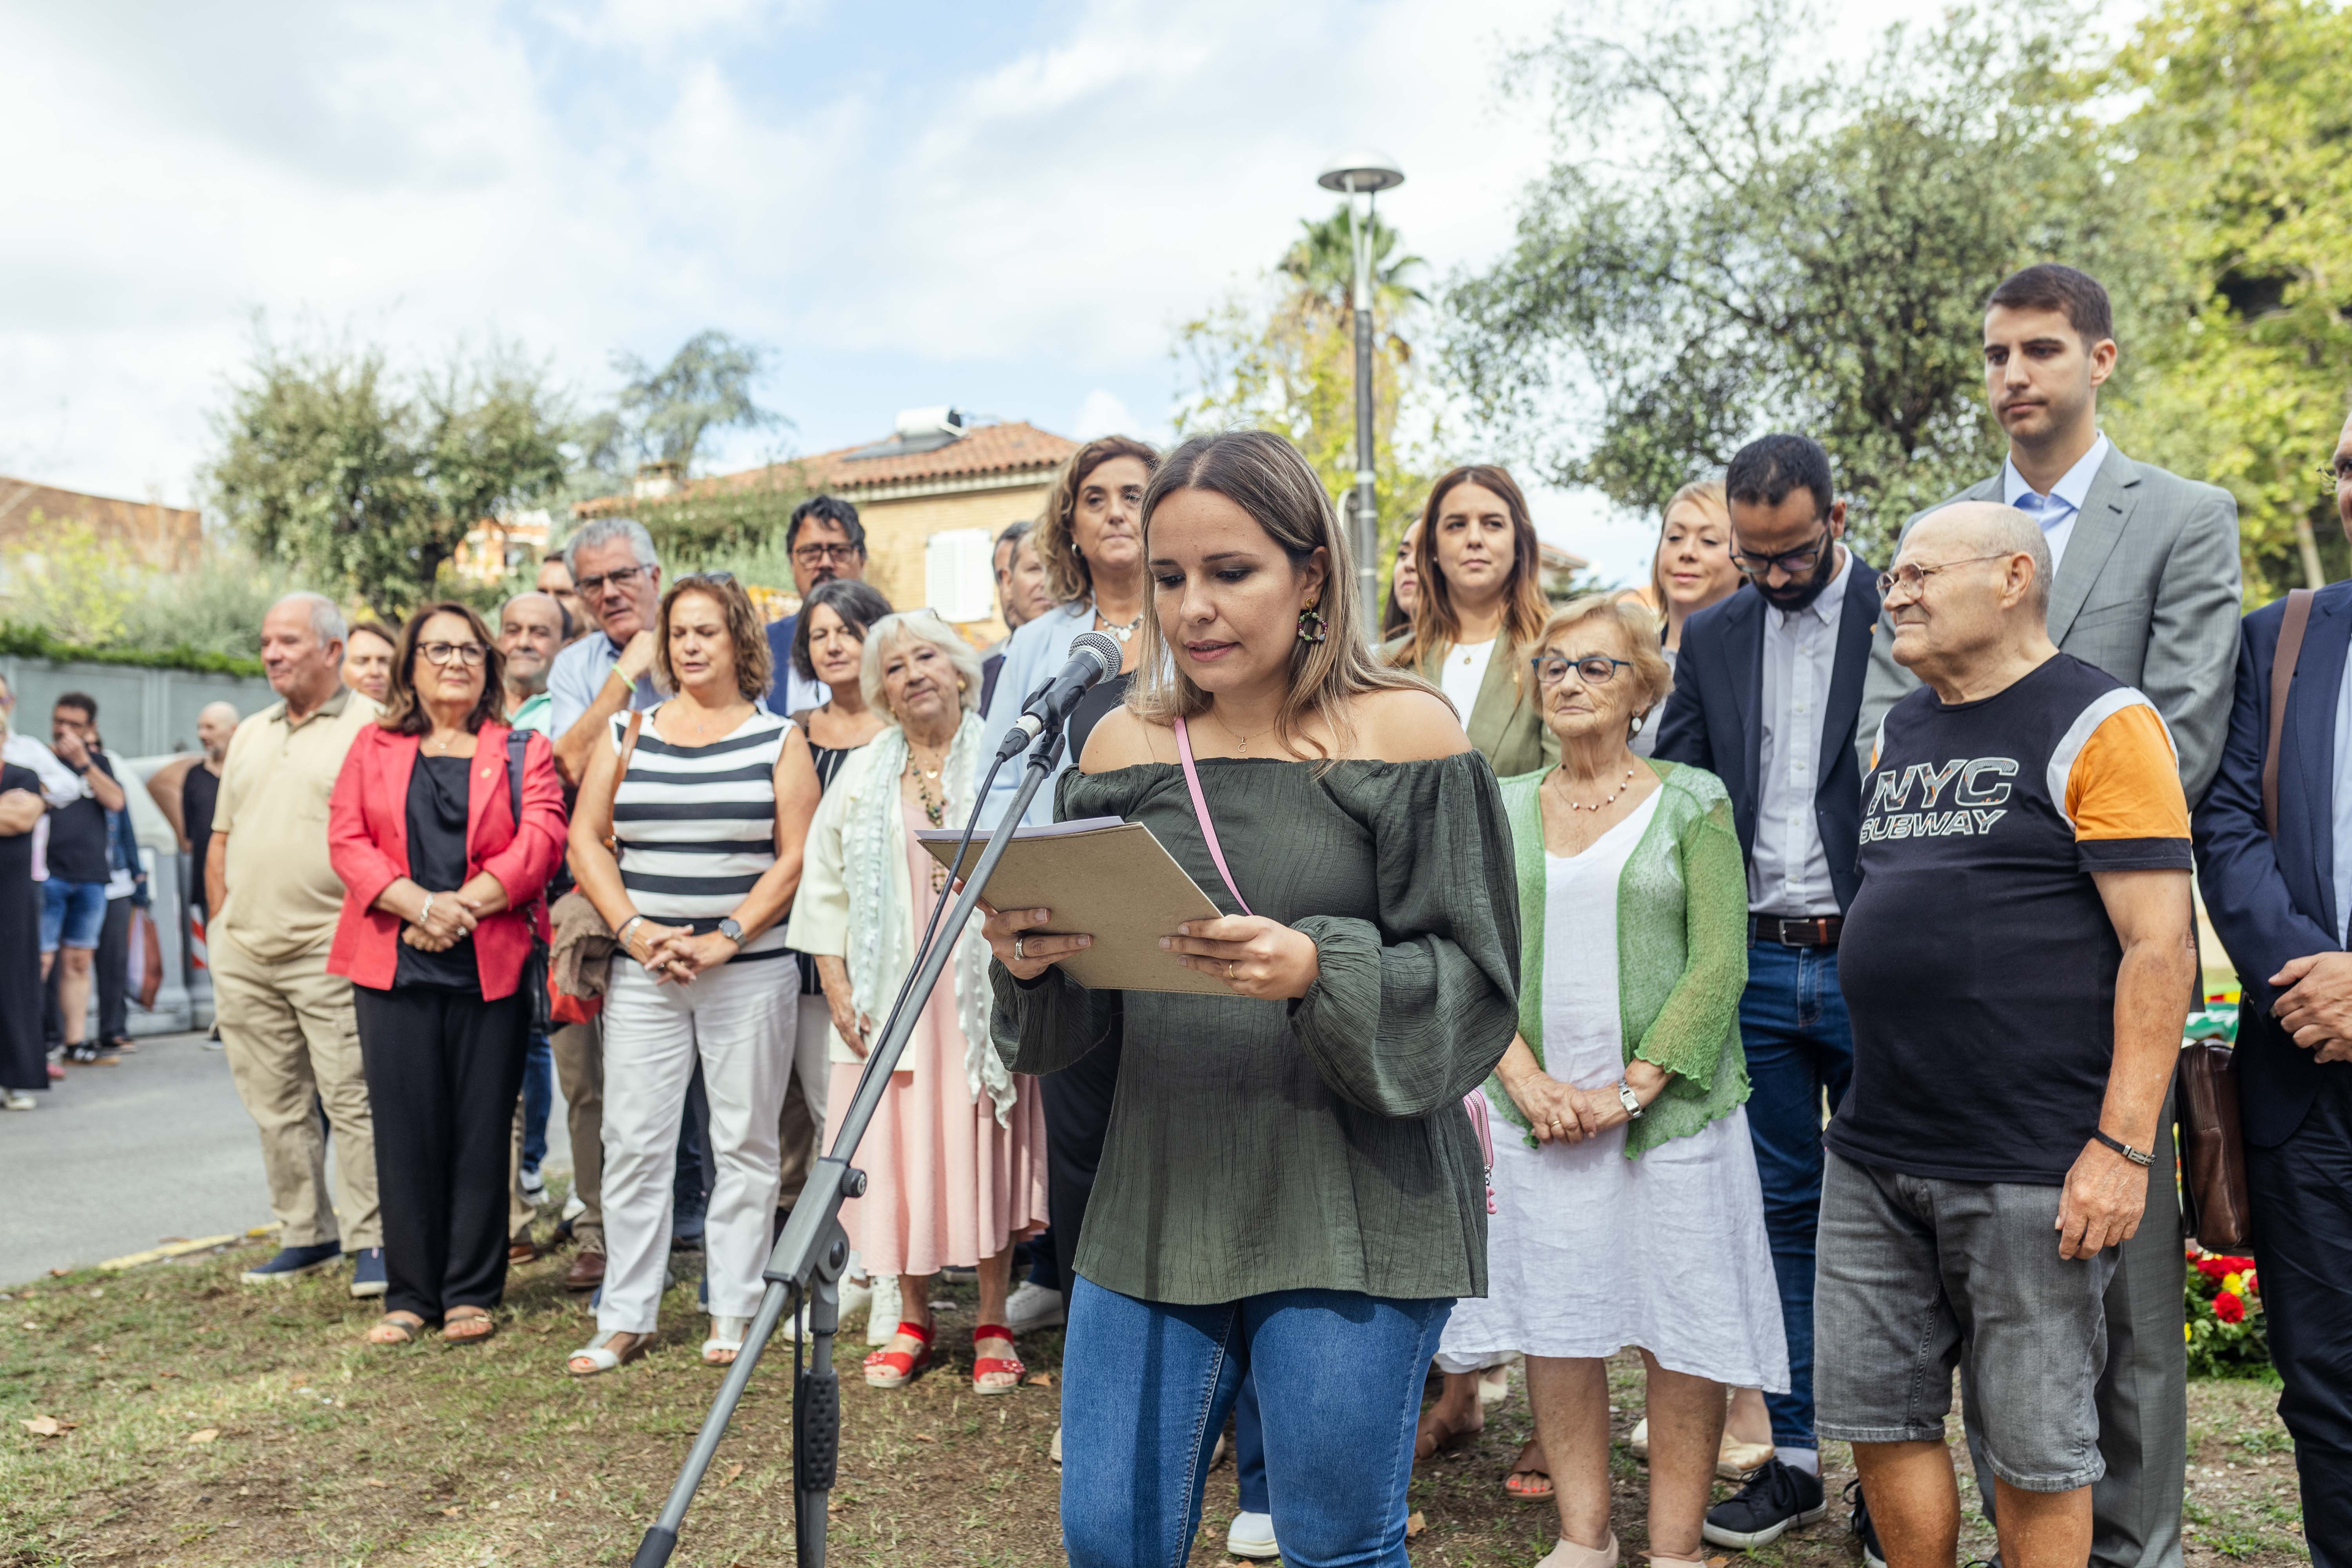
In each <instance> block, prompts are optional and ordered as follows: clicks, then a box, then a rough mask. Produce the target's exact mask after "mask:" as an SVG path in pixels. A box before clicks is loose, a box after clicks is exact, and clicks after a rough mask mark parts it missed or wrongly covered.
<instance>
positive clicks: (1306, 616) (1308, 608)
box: [1298, 599, 1326, 643]
mask: <svg viewBox="0 0 2352 1568" xmlns="http://www.w3.org/2000/svg"><path fill="white" fill-rule="evenodd" d="M1325 636H1326V633H1325V631H1324V629H1323V613H1322V612H1321V611H1320V610H1318V609H1317V608H1316V607H1315V601H1314V600H1312V599H1309V600H1307V603H1306V604H1305V605H1302V606H1301V607H1300V609H1299V611H1298V640H1299V641H1300V642H1305V643H1317V642H1321V641H1322V640H1323V638H1324V637H1325Z"/></svg>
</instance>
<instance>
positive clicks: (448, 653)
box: [416, 642, 489, 669]
mask: <svg viewBox="0 0 2352 1568" xmlns="http://www.w3.org/2000/svg"><path fill="white" fill-rule="evenodd" d="M416 651H417V652H419V653H421V654H423V655H424V656H425V658H427V659H429V660H431V661H432V662H433V663H434V664H436V665H446V664H447V663H448V662H449V661H450V660H451V659H453V658H455V659H462V660H464V661H465V665H466V668H467V669H476V668H480V666H481V662H482V660H483V659H484V658H488V654H489V650H488V648H486V647H483V646H482V645H481V644H480V643H478V642H427V643H418V644H417V645H416Z"/></svg>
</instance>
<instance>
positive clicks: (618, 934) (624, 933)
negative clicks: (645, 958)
mask: <svg viewBox="0 0 2352 1568" xmlns="http://www.w3.org/2000/svg"><path fill="white" fill-rule="evenodd" d="M645 918H646V917H645V916H643V915H631V916H630V917H629V918H628V919H627V920H625V921H622V922H621V929H620V930H619V931H614V933H613V940H614V942H619V943H620V944H621V951H622V952H633V951H634V950H633V949H631V947H630V946H629V933H630V932H631V931H635V930H636V929H637V925H638V923H639V922H640V921H643V920H644V919H645Z"/></svg>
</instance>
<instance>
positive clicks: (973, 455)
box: [573, 420, 1078, 516]
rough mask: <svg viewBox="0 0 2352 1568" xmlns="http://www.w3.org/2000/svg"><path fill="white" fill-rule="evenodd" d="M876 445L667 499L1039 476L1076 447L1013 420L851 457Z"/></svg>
mask: <svg viewBox="0 0 2352 1568" xmlns="http://www.w3.org/2000/svg"><path fill="white" fill-rule="evenodd" d="M876 444H877V443H874V442H865V443H861V444H860V445H858V446H856V447H838V448H836V449H835V450H833V451H830V452H818V453H815V454H814V455H812V456H810V457H806V458H792V459H790V460H789V461H786V462H782V463H774V464H770V465H769V466H767V467H765V468H746V469H744V470H743V471H742V472H740V473H734V474H714V475H712V476H710V477H709V478H708V479H695V480H691V481H689V482H688V484H687V486H686V488H685V489H684V490H683V491H682V492H680V493H679V495H677V497H672V498H666V499H677V500H690V499H692V498H693V497H696V496H714V495H727V494H730V493H732V492H734V491H739V490H756V489H775V488H788V489H800V488H802V487H803V486H804V487H806V488H807V489H812V490H820V491H834V490H837V491H840V492H842V493H844V494H846V495H849V496H852V497H855V496H856V495H857V494H858V493H859V492H860V491H862V490H867V489H877V488H878V487H880V486H884V485H908V484H921V483H924V482H927V481H930V482H938V483H942V484H944V483H949V482H951V481H954V480H959V479H985V478H988V477H990V476H992V475H999V474H1003V475H1021V474H1034V475H1036V476H1037V478H1039V479H1044V478H1045V476H1046V475H1048V474H1050V473H1052V472H1053V470H1054V469H1055V468H1059V467H1060V466H1061V464H1062V461H1063V459H1065V458H1067V457H1068V456H1069V455H1070V454H1071V453H1072V452H1075V451H1076V450H1077V449H1078V443H1076V441H1073V440H1071V439H1070V438H1069V437H1066V436H1056V435H1055V434H1054V433H1053V432H1052V431H1050V430H1040V429H1038V428H1037V426H1034V425H1030V424H1027V423H1024V422H1022V421H1017V420H1016V421H1014V422H1013V423H1010V424H1004V425H982V426H980V427H979V428H977V429H975V430H973V431H972V432H971V434H969V435H966V436H963V437H959V438H957V439H956V440H953V441H950V442H949V443H948V444H947V445H946V446H944V447H934V448H932V449H931V450H930V451H928V452H895V453H889V454H887V455H884V456H879V457H871V458H861V457H858V456H856V454H857V453H859V452H863V451H865V450H866V449H867V447H872V446H874V445H876ZM630 504H631V502H630V500H629V498H627V497H624V496H600V497H598V498H597V499H596V500H589V501H583V502H581V503H580V504H579V505H578V506H577V507H576V508H574V509H573V510H576V511H577V512H579V513H580V514H581V515H583V516H594V515H597V514H600V513H605V512H624V511H626V510H628V508H629V506H630Z"/></svg>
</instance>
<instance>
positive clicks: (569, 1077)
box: [548, 1016, 604, 1252]
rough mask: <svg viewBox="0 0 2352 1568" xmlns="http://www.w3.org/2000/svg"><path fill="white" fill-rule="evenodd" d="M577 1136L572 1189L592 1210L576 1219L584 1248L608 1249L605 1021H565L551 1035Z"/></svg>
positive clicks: (567, 1116) (575, 1235) (575, 1231)
mask: <svg viewBox="0 0 2352 1568" xmlns="http://www.w3.org/2000/svg"><path fill="white" fill-rule="evenodd" d="M548 1046H549V1047H550V1048H551V1050H552V1051H553V1052H554V1053H555V1081H556V1085H557V1087H558V1088H560V1089H562V1091H563V1121H564V1126H565V1127H566V1129H567V1130H568V1131H570V1132H571V1134H572V1193H573V1194H574V1195H575V1196H577V1197H578V1198H579V1199H580V1201H581V1202H582V1203H583V1204H584V1205H587V1206H586V1208H585V1209H584V1210H583V1212H582V1214H581V1215H580V1217H579V1218H577V1219H575V1220H573V1221H572V1242H573V1244H574V1245H575V1246H577V1247H579V1248H580V1250H581V1251H583V1252H602V1251H604V1019H603V1018H602V1017H601V1016H600V1017H598V1018H597V1019H595V1020H594V1021H593V1022H591V1023H586V1024H565V1025H563V1026H561V1027H559V1028H558V1029H557V1030H556V1031H555V1033H554V1034H553V1035H551V1036H550V1037H548Z"/></svg>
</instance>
